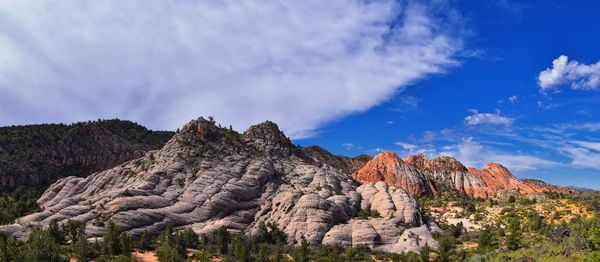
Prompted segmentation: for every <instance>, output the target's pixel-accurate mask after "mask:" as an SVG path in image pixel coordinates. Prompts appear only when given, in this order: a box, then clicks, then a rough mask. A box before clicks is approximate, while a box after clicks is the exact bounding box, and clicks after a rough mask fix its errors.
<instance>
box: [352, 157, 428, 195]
mask: <svg viewBox="0 0 600 262" xmlns="http://www.w3.org/2000/svg"><path fill="white" fill-rule="evenodd" d="M352 177H354V178H355V179H356V180H359V181H362V182H378V181H384V182H385V183H386V184H388V185H392V186H396V187H399V188H402V189H404V190H406V191H407V192H409V193H410V194H412V195H415V196H430V195H435V194H436V193H437V189H436V187H435V186H434V184H433V181H432V179H431V177H430V176H427V175H425V173H424V172H422V171H421V170H418V169H417V168H415V167H414V166H412V165H409V164H407V163H405V162H404V161H403V160H402V159H400V158H399V157H398V156H397V155H396V154H394V153H392V152H383V153H381V154H379V155H378V156H376V157H375V158H373V159H372V160H371V161H369V162H367V163H366V164H365V165H364V166H363V167H362V168H361V169H359V170H358V171H356V172H355V173H353V174H352Z"/></svg>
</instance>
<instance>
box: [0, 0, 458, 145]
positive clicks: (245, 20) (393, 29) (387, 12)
mask: <svg viewBox="0 0 600 262" xmlns="http://www.w3.org/2000/svg"><path fill="white" fill-rule="evenodd" d="M432 2H434V3H438V2H437V1H432ZM442 9H443V8H439V6H435V5H429V4H427V5H426V4H422V3H417V2H414V1H406V2H404V1H393V0H377V1H360V0H345V1H316V0H308V1H258V0H248V1H227V0H223V1H158V0H132V1H118V0H106V1H59V2H57V1H50V0H39V1H33V0H31V1H30V0H6V1H0V93H1V94H2V96H0V104H2V107H1V108H0V116H2V119H0V124H1V125H7V124H19V123H36V122H57V121H60V122H71V121H77V120H83V119H95V118H112V117H120V118H125V119H131V120H135V121H138V122H141V123H142V124H145V125H147V126H149V127H151V128H154V129H172V130H173V129H176V128H177V127H180V126H181V125H182V124H184V123H185V122H187V121H189V120H190V119H193V118H196V117H198V116H200V115H205V116H206V115H212V116H214V117H215V118H216V119H217V120H218V121H219V122H220V123H223V124H226V125H229V124H232V125H233V126H234V127H235V128H236V129H244V128H246V127H247V126H248V125H250V124H252V123H256V122H260V121H264V120H266V119H270V120H273V121H276V122H277V123H279V124H280V126H281V127H282V128H283V129H284V130H285V131H286V132H288V135H291V136H292V137H294V138H301V137H305V136H309V135H311V134H312V133H313V132H314V131H315V130H316V129H317V128H319V127H320V126H321V125H323V124H324V123H326V122H328V121H331V120H334V119H338V118H340V117H344V116H347V115H349V114H352V113H354V112H359V111H363V110H367V109H369V108H371V107H373V106H375V105H377V104H379V103H381V102H383V101H385V100H387V99H389V98H390V97H391V96H392V95H393V94H395V93H397V92H399V91H401V90H402V89H403V88H404V87H406V86H407V85H408V84H410V83H413V82H414V81H417V80H419V79H422V78H424V77H426V76H428V75H430V74H436V73H443V72H444V71H445V70H446V69H447V68H449V67H452V66H454V65H456V64H457V61H456V59H455V56H456V54H457V52H459V51H460V50H461V49H462V43H461V37H460V33H457V32H456V31H453V30H454V29H452V30H451V29H449V28H456V27H460V24H456V23H455V20H453V17H454V12H450V13H452V14H448V15H445V13H444V12H447V11H441V10H442Z"/></svg>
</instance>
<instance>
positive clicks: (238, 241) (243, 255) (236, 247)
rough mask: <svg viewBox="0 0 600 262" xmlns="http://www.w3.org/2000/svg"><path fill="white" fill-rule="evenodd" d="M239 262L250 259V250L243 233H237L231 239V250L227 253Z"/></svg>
mask: <svg viewBox="0 0 600 262" xmlns="http://www.w3.org/2000/svg"><path fill="white" fill-rule="evenodd" d="M229 254H231V255H232V256H233V257H235V258H236V259H238V260H239V261H240V262H248V261H250V252H249V250H248V246H247V245H246V241H245V240H244V235H243V233H240V234H237V235H236V236H235V237H234V238H233V240H232V241H231V252H230V253H229Z"/></svg>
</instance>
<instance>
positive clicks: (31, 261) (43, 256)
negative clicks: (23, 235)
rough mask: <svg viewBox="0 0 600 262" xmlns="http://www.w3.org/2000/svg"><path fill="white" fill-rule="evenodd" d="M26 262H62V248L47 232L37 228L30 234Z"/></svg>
mask: <svg viewBox="0 0 600 262" xmlns="http://www.w3.org/2000/svg"><path fill="white" fill-rule="evenodd" d="M25 261H26V262H38V261H44V262H62V261H64V258H62V257H61V255H60V246H59V245H58V243H57V242H56V240H55V239H54V238H53V237H52V236H51V235H50V233H48V231H47V230H44V229H42V228H39V227H36V228H34V229H33V230H32V231H31V234H29V238H28V239H27V247H26V249H25Z"/></svg>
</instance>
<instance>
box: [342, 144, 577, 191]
mask: <svg viewBox="0 0 600 262" xmlns="http://www.w3.org/2000/svg"><path fill="white" fill-rule="evenodd" d="M352 177H354V178H355V179H357V180H359V181H362V182H378V181H383V182H385V183H386V184H388V185H391V186H396V187H398V188H402V189H404V190H405V191H407V192H409V193H410V194H411V195H413V196H436V195H439V194H441V193H453V194H462V195H467V196H470V197H482V198H490V197H494V196H496V194H498V193H499V192H503V191H516V192H518V193H520V194H531V193H540V192H558V193H571V192H572V191H573V190H572V189H567V188H560V187H556V186H553V185H548V184H546V183H544V182H542V181H539V180H520V179H517V178H516V177H514V176H513V175H512V174H511V173H510V171H508V169H507V168H505V167H503V166H502V165H500V164H497V163H491V164H488V165H487V166H486V167H485V168H483V169H481V170H479V169H476V168H466V167H465V166H464V165H463V164H461V163H460V162H459V161H458V160H456V159H454V158H451V157H445V156H442V157H438V158H435V159H433V160H428V159H426V158H425V157H424V156H423V155H411V156H409V157H407V158H406V159H404V160H402V159H401V158H400V157H398V156H397V155H396V154H395V153H393V152H389V151H387V152H383V153H381V154H379V155H377V156H375V157H374V158H373V159H372V160H370V161H369V162H367V163H366V164H365V165H364V166H363V167H362V168H361V169H359V170H357V171H356V172H354V173H353V174H352Z"/></svg>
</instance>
